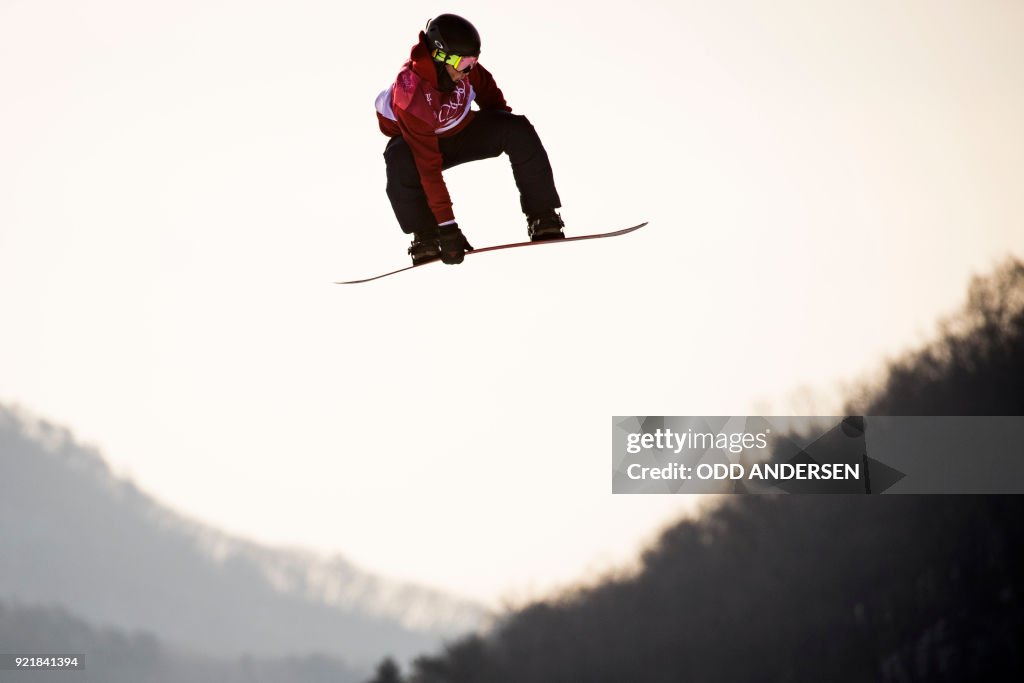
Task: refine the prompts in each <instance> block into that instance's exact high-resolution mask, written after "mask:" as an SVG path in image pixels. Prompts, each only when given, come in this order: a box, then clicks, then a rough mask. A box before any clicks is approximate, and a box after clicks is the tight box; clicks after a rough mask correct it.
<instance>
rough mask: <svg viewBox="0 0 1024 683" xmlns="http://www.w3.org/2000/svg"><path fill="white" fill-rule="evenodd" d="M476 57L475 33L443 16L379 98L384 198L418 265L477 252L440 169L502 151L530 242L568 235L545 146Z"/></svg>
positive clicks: (463, 22) (432, 22) (477, 39)
mask: <svg viewBox="0 0 1024 683" xmlns="http://www.w3.org/2000/svg"><path fill="white" fill-rule="evenodd" d="M479 57H480V34H479V33H477V30H476V28H474V26H473V25H472V24H471V23H469V22H468V21H467V20H465V19H463V18H462V17H460V16H457V15H454V14H442V15H440V16H438V17H436V18H434V19H431V20H430V21H429V22H428V23H427V27H426V30H425V31H421V32H420V34H419V40H418V42H417V43H416V45H415V46H413V48H412V54H411V55H410V57H409V60H408V61H407V62H406V63H405V65H404V66H403V67H402V70H401V71H400V72H399V73H398V77H397V78H396V79H395V82H394V83H393V84H392V85H391V86H390V87H389V88H387V89H386V90H385V91H384V92H382V93H381V94H380V95H379V96H378V97H377V102H376V108H377V119H378V122H379V124H380V129H381V132H383V133H384V134H385V135H387V136H388V137H389V138H390V139H389V140H388V143H387V146H386V147H385V149H384V160H385V162H386V164H387V194H388V199H390V200H391V206H392V207H393V208H394V211H395V217H396V218H397V219H398V224H399V226H401V228H402V231H403V232H405V233H407V234H411V235H412V236H413V238H412V245H411V246H410V247H409V255H410V256H412V262H413V265H420V264H422V263H428V262H430V261H435V260H437V259H441V260H442V261H444V262H445V263H462V260H463V258H464V256H465V254H466V252H467V251H472V250H473V247H472V246H470V244H469V241H468V240H467V239H466V236H465V235H464V234H463V233H462V230H461V229H459V224H458V223H456V222H455V214H454V212H453V211H452V200H451V197H450V196H449V194H448V188H447V186H446V185H445V182H444V178H443V176H442V171H444V170H445V169H448V168H451V167H452V166H457V165H458V164H462V163H465V162H467V161H477V160H479V159H488V158H491V157H496V156H498V155H500V154H501V153H502V152H504V153H506V154H508V156H509V161H510V162H511V164H512V174H513V176H514V177H515V181H516V186H517V187H518V188H519V195H520V205H521V206H522V209H523V213H525V214H526V222H527V229H528V233H529V237H530V241H531V242H540V241H546V240H557V239H563V238H564V237H565V235H564V234H563V233H562V227H563V223H562V219H561V217H560V216H559V215H558V213H557V212H556V211H555V209H558V208H560V207H561V205H562V204H561V201H560V200H559V198H558V192H557V190H556V189H555V181H554V177H553V176H552V173H551V164H550V163H549V162H548V155H547V152H546V151H545V150H544V145H543V144H541V141H540V138H539V137H538V136H537V131H536V130H534V128H533V126H532V125H531V124H530V122H529V121H528V120H527V118H526V117H525V116H521V115H516V114H513V113H512V109H511V107H509V106H508V104H507V103H506V102H505V97H504V96H503V95H502V93H501V90H500V89H499V88H498V86H497V85H496V84H495V82H494V78H493V77H492V76H491V74H490V72H489V71H487V70H486V69H485V68H484V67H483V66H482V65H481V64H480V62H479V61H478V60H479ZM473 102H476V104H477V106H478V107H479V110H478V111H474V110H472V109H471V105H472V104H473Z"/></svg>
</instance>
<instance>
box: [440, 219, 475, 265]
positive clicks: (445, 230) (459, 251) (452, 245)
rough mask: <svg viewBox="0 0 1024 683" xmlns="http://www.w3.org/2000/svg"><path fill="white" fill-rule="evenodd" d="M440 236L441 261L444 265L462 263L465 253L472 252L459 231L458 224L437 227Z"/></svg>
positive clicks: (470, 246) (471, 248)
mask: <svg viewBox="0 0 1024 683" xmlns="http://www.w3.org/2000/svg"><path fill="white" fill-rule="evenodd" d="M438 232H439V233H440V235H441V260H442V261H444V262H445V263H462V259H464V258H465V257H466V252H467V251H473V245H471V244H470V243H469V240H467V239H466V236H465V235H463V234H462V231H461V230H459V224H458V223H449V224H448V225H442V226H439V227H438Z"/></svg>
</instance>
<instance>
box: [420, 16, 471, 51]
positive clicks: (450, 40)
mask: <svg viewBox="0 0 1024 683" xmlns="http://www.w3.org/2000/svg"><path fill="white" fill-rule="evenodd" d="M427 42H428V43H430V47H431V49H435V48H436V49H438V50H442V51H444V52H447V53H448V54H450V55H459V56H460V57H478V56H480V34H479V33H477V32H476V27H474V26H473V24H471V23H469V22H468V21H466V20H465V19H463V18H462V17H460V16H458V15H457V14H442V15H441V16H438V17H434V18H433V19H431V20H430V21H428V22H427Z"/></svg>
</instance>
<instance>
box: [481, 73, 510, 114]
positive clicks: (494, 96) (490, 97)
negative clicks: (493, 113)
mask: <svg viewBox="0 0 1024 683" xmlns="http://www.w3.org/2000/svg"><path fill="white" fill-rule="evenodd" d="M473 73H478V74H479V75H478V76H476V78H475V79H474V80H475V82H474V83H473V87H474V88H475V89H476V102H477V104H479V105H480V109H501V110H502V111H508V112H510V111H512V107H510V106H508V103H507V102H505V96H504V95H502V94H501V88H499V87H498V84H497V83H495V82H494V76H492V75H491V72H490V71H488V70H487V69H485V68H484V67H483V66H482V65H480V64H479V63H478V64H477V65H476V67H475V68H474V69H473Z"/></svg>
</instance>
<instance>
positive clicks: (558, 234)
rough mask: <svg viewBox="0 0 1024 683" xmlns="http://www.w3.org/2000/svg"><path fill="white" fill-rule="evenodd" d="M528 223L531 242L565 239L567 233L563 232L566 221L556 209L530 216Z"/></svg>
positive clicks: (527, 219)
mask: <svg viewBox="0 0 1024 683" xmlns="http://www.w3.org/2000/svg"><path fill="white" fill-rule="evenodd" d="M526 224H527V226H528V228H529V232H530V241H531V242H546V241H547V240H561V239H565V234H564V233H563V232H562V228H563V227H565V223H563V222H562V217H561V216H559V215H558V213H556V212H555V210H554V209H551V210H550V211H545V212H544V213H538V214H535V215H533V216H528V217H527V218H526Z"/></svg>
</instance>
